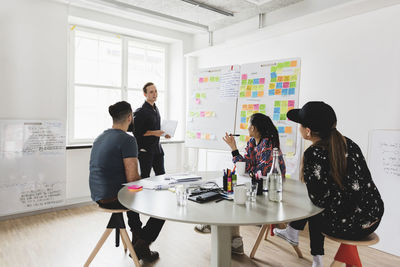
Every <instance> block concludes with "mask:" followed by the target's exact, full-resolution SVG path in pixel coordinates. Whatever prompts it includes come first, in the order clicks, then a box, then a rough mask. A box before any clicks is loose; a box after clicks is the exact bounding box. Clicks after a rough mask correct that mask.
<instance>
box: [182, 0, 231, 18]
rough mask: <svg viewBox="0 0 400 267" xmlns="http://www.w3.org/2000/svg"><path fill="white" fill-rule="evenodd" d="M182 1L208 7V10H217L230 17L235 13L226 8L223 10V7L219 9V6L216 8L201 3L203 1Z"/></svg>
mask: <svg viewBox="0 0 400 267" xmlns="http://www.w3.org/2000/svg"><path fill="white" fill-rule="evenodd" d="M182 1H183V2H186V3H189V4H192V5H195V6H198V7H201V8H204V9H208V10H211V11H214V12H217V13H219V14H222V15H225V16H228V17H233V13H232V12H230V11H225V10H222V9H219V8H216V7H213V6H210V5H207V4H204V3H201V2H197V1H194V0H182Z"/></svg>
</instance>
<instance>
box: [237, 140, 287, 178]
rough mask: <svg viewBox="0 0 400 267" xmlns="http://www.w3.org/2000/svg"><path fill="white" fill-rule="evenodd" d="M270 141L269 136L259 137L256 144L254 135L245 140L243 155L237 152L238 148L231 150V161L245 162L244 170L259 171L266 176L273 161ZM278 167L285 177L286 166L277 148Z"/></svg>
mask: <svg viewBox="0 0 400 267" xmlns="http://www.w3.org/2000/svg"><path fill="white" fill-rule="evenodd" d="M273 149H274V148H273V146H272V142H271V140H270V139H269V138H263V139H261V141H260V143H259V144H256V139H254V137H252V138H250V140H249V141H248V142H247V146H246V152H245V154H244V156H242V155H240V154H239V151H238V150H235V151H232V156H233V159H232V161H233V163H236V162H238V161H245V162H246V172H250V171H252V172H254V173H256V172H257V171H259V170H260V171H261V173H262V175H263V176H267V174H268V173H269V171H270V169H271V167H272V161H273V155H272V150H273ZM279 167H280V169H281V173H282V176H283V177H285V173H286V166H285V162H284V160H283V156H282V152H281V151H280V150H279Z"/></svg>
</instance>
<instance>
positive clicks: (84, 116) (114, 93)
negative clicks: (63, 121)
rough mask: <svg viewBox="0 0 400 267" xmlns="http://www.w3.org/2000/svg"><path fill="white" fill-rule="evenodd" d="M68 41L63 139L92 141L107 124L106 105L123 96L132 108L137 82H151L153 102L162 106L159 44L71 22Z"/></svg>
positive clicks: (138, 94) (137, 99)
mask: <svg viewBox="0 0 400 267" xmlns="http://www.w3.org/2000/svg"><path fill="white" fill-rule="evenodd" d="M72 29H73V30H71V35H70V37H71V43H70V47H69V48H70V71H69V74H70V86H69V97H68V143H69V144H76V143H88V142H92V141H93V139H94V138H96V137H97V136H98V135H99V134H100V133H101V132H103V131H104V130H105V129H107V128H110V127H111V125H112V120H111V117H110V115H109V114H108V106H110V105H111V104H113V103H115V102H118V101H121V100H125V101H128V102H129V103H130V104H131V106H132V109H133V110H135V109H136V108H138V107H140V106H141V105H142V104H143V102H144V96H143V91H142V87H143V85H144V84H145V83H147V82H153V83H154V84H155V85H156V86H157V90H158V92H159V94H158V100H157V102H156V105H157V106H158V108H159V110H160V114H161V117H162V118H164V116H166V112H165V101H166V97H165V94H166V93H165V84H166V81H165V57H166V55H165V54H166V52H165V50H166V49H165V46H164V45H163V44H156V43H152V42H147V41H143V40H136V39H134V38H131V37H126V36H118V35H117V34H110V33H105V32H99V31H94V30H89V29H85V28H74V27H72Z"/></svg>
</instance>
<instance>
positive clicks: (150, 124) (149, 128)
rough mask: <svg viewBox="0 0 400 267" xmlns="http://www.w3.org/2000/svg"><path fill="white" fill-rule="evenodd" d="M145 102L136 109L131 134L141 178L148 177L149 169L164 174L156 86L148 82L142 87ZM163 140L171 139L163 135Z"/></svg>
mask: <svg viewBox="0 0 400 267" xmlns="http://www.w3.org/2000/svg"><path fill="white" fill-rule="evenodd" d="M143 94H144V96H145V98H146V101H145V102H144V104H143V105H142V107H140V108H138V109H137V110H136V111H135V113H134V114H133V116H134V127H133V128H134V129H133V134H134V135H135V137H136V140H137V143H138V147H139V163H140V175H141V176H142V178H147V177H149V176H150V171H151V168H153V170H154V173H155V174H156V175H161V174H165V169H164V151H163V149H162V147H161V144H160V136H162V135H163V134H164V131H161V130H160V122H161V118H160V112H159V111H158V108H157V106H156V104H155V102H156V100H157V88H156V86H155V85H154V84H153V83H151V82H148V83H146V84H145V85H144V86H143ZM165 138H171V137H170V136H169V135H165Z"/></svg>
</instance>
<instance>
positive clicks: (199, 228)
mask: <svg viewBox="0 0 400 267" xmlns="http://www.w3.org/2000/svg"><path fill="white" fill-rule="evenodd" d="M194 230H195V231H196V232H198V233H201V234H209V233H211V226H210V225H208V224H198V225H196V226H195V227H194Z"/></svg>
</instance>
